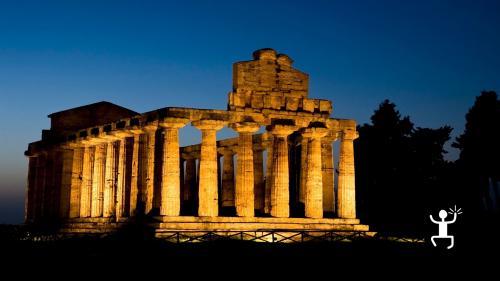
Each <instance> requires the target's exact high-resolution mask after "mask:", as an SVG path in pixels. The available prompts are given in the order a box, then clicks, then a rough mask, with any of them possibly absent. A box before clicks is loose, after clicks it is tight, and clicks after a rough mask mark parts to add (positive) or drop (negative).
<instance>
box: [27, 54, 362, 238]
mask: <svg viewBox="0 0 500 281" xmlns="http://www.w3.org/2000/svg"><path fill="white" fill-rule="evenodd" d="M253 58H254V59H253V60H252V61H244V62H238V63H235V64H234V65H233V90H232V92H231V93H229V99H228V110H213V109H195V108H179V107H165V108H161V109H157V110H153V111H150V112H145V113H142V114H139V113H137V112H134V111H132V110H129V109H126V108H123V107H120V106H118V105H114V104H111V103H109V102H99V103H95V104H90V105H86V106H82V107H77V108H73V109H68V110H64V111H60V112H56V113H53V114H50V115H49V117H50V118H51V128H50V130H44V131H43V134H42V140H40V141H37V142H33V143H31V144H29V146H28V150H27V151H26V153H25V154H26V156H28V157H29V172H28V186H27V197H26V222H27V223H41V224H44V223H47V222H62V223H63V225H64V226H65V227H64V231H67V232H99V231H101V232H106V231H111V230H112V229H116V228H117V227H118V226H119V225H120V224H121V223H125V222H133V221H136V222H140V223H147V224H148V225H149V226H150V227H153V228H154V229H155V231H156V234H157V236H158V237H161V236H162V235H167V233H168V232H171V231H187V232H189V231H193V230H197V231H257V230H258V231H262V230H266V229H267V230H270V231H275V230H286V231H291V230H297V231H298V230H300V231H304V230H311V231H318V230H324V231H368V226H365V225H360V224H359V220H357V219H356V205H355V179H354V151H353V141H354V139H356V137H357V132H356V123H355V121H354V120H346V119H337V118H331V117H330V116H331V113H332V104H331V102H330V101H328V100H320V99H311V98H309V88H308V80H309V78H308V75H307V74H306V73H303V72H301V71H299V70H296V69H294V68H293V67H292V63H293V61H292V59H291V58H290V57H288V56H287V55H284V54H277V53H276V51H274V50H272V49H261V50H258V51H256V52H254V53H253ZM189 124H190V125H191V126H194V127H195V128H197V129H199V130H200V131H201V135H202V137H201V142H200V144H196V145H190V146H185V147H180V145H179V133H180V131H179V130H180V129H181V128H183V127H184V126H186V125H189ZM223 127H229V128H231V129H232V130H234V131H235V132H236V133H238V137H236V138H231V139H224V140H217V137H216V133H217V131H218V130H220V129H222V128H223ZM260 128H265V129H266V132H264V133H261V134H260V133H257V132H258V131H259V129H260ZM336 142H338V143H339V155H338V158H336V157H335V155H334V153H333V152H334V149H333V145H334V144H335V143H336ZM336 159H338V167H337V170H338V173H335V172H334V171H335V169H334V163H335V161H336ZM264 161H265V162H264Z"/></svg>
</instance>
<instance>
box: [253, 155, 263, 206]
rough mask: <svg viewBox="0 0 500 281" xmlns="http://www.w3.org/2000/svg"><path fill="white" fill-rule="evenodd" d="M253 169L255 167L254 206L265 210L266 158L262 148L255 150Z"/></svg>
mask: <svg viewBox="0 0 500 281" xmlns="http://www.w3.org/2000/svg"><path fill="white" fill-rule="evenodd" d="M253 169H254V196H255V200H254V208H255V210H258V211H259V212H261V213H263V212H264V203H265V200H264V196H265V187H264V160H263V155H262V149H257V150H256V149H254V151H253Z"/></svg>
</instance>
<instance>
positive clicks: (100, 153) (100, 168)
mask: <svg viewBox="0 0 500 281" xmlns="http://www.w3.org/2000/svg"><path fill="white" fill-rule="evenodd" d="M105 169H106V144H105V143H104V144H97V145H96V146H95V156H94V170H93V172H92V203H91V204H90V205H91V213H90V215H91V217H93V218H95V217H100V216H102V211H103V201H104V184H105V175H104V173H105Z"/></svg>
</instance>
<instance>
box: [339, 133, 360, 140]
mask: <svg viewBox="0 0 500 281" xmlns="http://www.w3.org/2000/svg"><path fill="white" fill-rule="evenodd" d="M340 137H341V139H342V140H350V141H353V140H355V139H357V138H358V137H359V134H358V132H357V131H355V130H343V131H342V133H341V134H340Z"/></svg>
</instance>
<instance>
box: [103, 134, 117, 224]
mask: <svg viewBox="0 0 500 281" xmlns="http://www.w3.org/2000/svg"><path fill="white" fill-rule="evenodd" d="M116 149H117V143H116V141H111V142H108V144H107V145H106V172H105V185H104V191H103V194H104V195H103V198H104V199H103V217H105V218H109V217H112V216H114V215H115V208H116V206H115V203H116V201H115V200H116V198H115V196H116V195H115V194H116V193H115V192H116V181H117V172H118V169H117V168H118V167H117V165H118V161H117V160H118V158H117V157H116V156H117V155H116Z"/></svg>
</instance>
